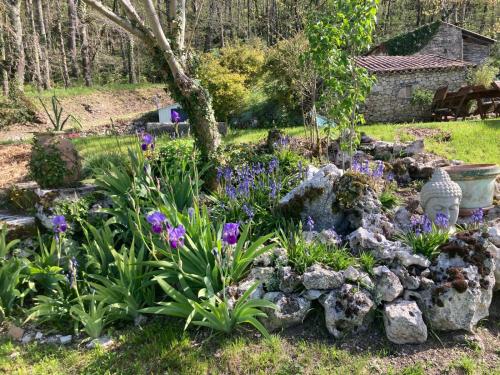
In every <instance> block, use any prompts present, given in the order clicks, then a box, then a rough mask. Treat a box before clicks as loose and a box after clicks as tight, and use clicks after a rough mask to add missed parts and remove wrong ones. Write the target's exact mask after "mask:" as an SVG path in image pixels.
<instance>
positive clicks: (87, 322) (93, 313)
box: [70, 294, 110, 339]
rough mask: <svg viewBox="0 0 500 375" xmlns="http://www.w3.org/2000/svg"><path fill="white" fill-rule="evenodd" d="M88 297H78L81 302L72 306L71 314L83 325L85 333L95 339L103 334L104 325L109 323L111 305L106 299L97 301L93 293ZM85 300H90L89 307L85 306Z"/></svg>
mask: <svg viewBox="0 0 500 375" xmlns="http://www.w3.org/2000/svg"><path fill="white" fill-rule="evenodd" d="M86 297H87V298H84V297H82V298H78V301H79V303H78V304H76V305H74V306H72V307H71V310H70V314H71V317H72V318H73V319H74V320H76V321H77V322H79V323H81V324H82V325H83V330H84V331H85V333H86V334H87V335H89V336H90V337H92V338H94V339H95V338H98V337H99V336H101V333H102V331H103V329H104V327H105V326H106V325H107V324H108V323H109V319H108V315H109V311H110V307H109V305H108V304H107V303H106V301H101V302H99V303H97V301H96V298H95V296H94V295H93V294H92V295H90V296H86ZM85 300H88V301H89V303H88V305H89V306H88V309H86V308H85V303H84V301H85Z"/></svg>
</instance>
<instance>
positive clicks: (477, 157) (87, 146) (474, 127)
mask: <svg viewBox="0 0 500 375" xmlns="http://www.w3.org/2000/svg"><path fill="white" fill-rule="evenodd" d="M406 128H432V129H441V130H442V131H446V132H449V133H451V140H450V141H448V142H441V141H438V140H435V139H432V138H427V139H425V146H426V149H427V150H428V151H431V152H434V153H436V154H438V155H441V156H443V157H446V158H448V159H458V160H463V161H465V162H468V163H496V164H500V120H496V119H491V120H486V121H479V120H476V121H456V122H435V123H415V124H398V125H395V124H377V125H366V126H363V127H360V128H359V129H360V131H364V132H366V133H367V134H368V135H370V136H372V137H375V138H376V139H380V140H384V141H394V140H395V139H400V140H402V141H409V140H413V139H414V137H413V136H411V135H409V134H408V133H406V132H405V129H406ZM284 131H285V132H286V133H287V134H289V135H291V136H304V135H305V132H304V128H303V127H302V126H298V127H292V128H285V129H284ZM267 132H268V129H245V130H231V131H230V132H229V134H228V135H227V136H226V137H225V138H224V142H225V143H226V144H241V143H252V142H259V141H262V140H265V139H266V136H267ZM74 142H75V144H76V146H77V148H78V150H79V151H80V153H81V154H82V156H83V157H84V158H86V157H90V156H92V157H95V156H96V155H98V154H105V153H109V152H126V149H127V147H129V146H131V145H133V144H135V142H136V138H135V136H123V137H118V138H117V137H109V136H101V137H87V138H80V139H76V140H75V141H74ZM117 142H118V143H117ZM166 142H168V137H165V136H164V137H160V138H159V139H158V144H159V145H160V146H161V145H162V144H164V143H166ZM118 145H119V146H118Z"/></svg>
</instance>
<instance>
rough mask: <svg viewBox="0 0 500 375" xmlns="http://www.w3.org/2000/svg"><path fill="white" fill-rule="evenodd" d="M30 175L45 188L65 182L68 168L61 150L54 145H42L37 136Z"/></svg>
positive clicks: (32, 152) (30, 164)
mask: <svg viewBox="0 0 500 375" xmlns="http://www.w3.org/2000/svg"><path fill="white" fill-rule="evenodd" d="M29 170H30V176H31V178H33V179H34V180H35V181H36V182H37V183H38V184H39V185H40V186H41V187H43V188H53V187H57V186H61V185H62V184H63V183H64V177H65V176H66V173H67V169H66V163H65V162H64V161H63V160H62V157H61V152H60V151H59V150H58V149H57V147H55V146H54V145H42V144H41V143H40V141H39V140H38V139H37V138H36V137H35V139H34V140H33V148H32V151H31V159H30V162H29Z"/></svg>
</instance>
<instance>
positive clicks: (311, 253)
mask: <svg viewBox="0 0 500 375" xmlns="http://www.w3.org/2000/svg"><path fill="white" fill-rule="evenodd" d="M278 242H279V244H280V246H282V247H284V248H285V249H287V252H288V258H289V261H290V263H291V265H292V267H293V268H294V269H295V270H296V271H297V272H299V273H303V272H305V270H306V269H307V268H308V267H310V266H312V265H313V264H314V263H319V264H323V265H325V266H328V267H332V268H333V269H335V270H337V271H340V270H344V269H346V268H347V267H349V266H352V265H354V264H356V258H354V257H353V256H352V255H351V254H350V253H349V252H348V251H347V249H346V248H344V247H340V246H338V245H334V244H326V243H323V242H320V241H319V240H316V239H314V240H311V241H308V240H306V239H305V238H304V235H303V234H302V226H301V225H299V229H298V230H295V231H290V232H288V231H284V230H283V229H280V230H279V233H278Z"/></svg>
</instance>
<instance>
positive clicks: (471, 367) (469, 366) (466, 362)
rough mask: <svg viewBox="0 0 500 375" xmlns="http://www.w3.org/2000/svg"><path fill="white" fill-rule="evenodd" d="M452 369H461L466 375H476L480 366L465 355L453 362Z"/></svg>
mask: <svg viewBox="0 0 500 375" xmlns="http://www.w3.org/2000/svg"><path fill="white" fill-rule="evenodd" d="M450 368H451V369H454V368H455V369H459V370H461V371H462V372H463V373H464V374H465V375H474V374H476V371H477V368H478V364H477V362H476V361H475V360H474V359H473V358H471V357H468V356H466V355H463V356H462V357H460V358H459V359H457V360H455V361H453V362H452V363H451V364H450Z"/></svg>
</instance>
